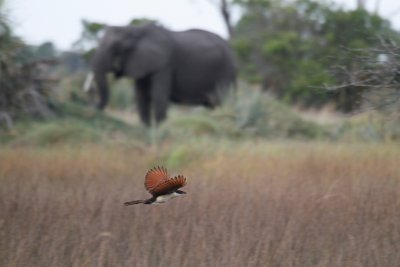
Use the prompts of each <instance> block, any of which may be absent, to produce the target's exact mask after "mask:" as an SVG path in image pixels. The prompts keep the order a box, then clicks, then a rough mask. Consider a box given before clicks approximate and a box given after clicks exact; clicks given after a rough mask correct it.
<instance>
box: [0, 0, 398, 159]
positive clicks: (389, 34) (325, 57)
mask: <svg viewBox="0 0 400 267" xmlns="http://www.w3.org/2000/svg"><path fill="white" fill-rule="evenodd" d="M215 3H216V4H217V5H216V6H217V7H218V8H219V9H220V11H221V15H222V17H223V19H224V20H225V22H226V25H227V27H228V29H229V33H230V37H229V38H230V42H231V44H232V47H233V49H234V51H235V53H236V57H237V64H238V69H239V83H238V84H239V85H238V92H237V94H238V95H237V97H233V96H231V97H228V99H226V101H225V102H224V104H223V105H222V107H220V108H217V109H215V110H207V109H204V108H187V107H173V108H172V110H171V112H170V116H169V117H170V118H169V120H168V121H167V122H166V123H164V124H163V125H162V126H161V128H160V129H159V135H160V137H161V140H163V141H166V142H169V141H172V142H173V141H174V140H182V138H189V137H196V138H200V139H201V138H206V139H210V138H211V139H215V140H221V139H225V138H227V139H232V140H242V139H249V138H254V139H301V140H314V139H315V140H351V141H374V142H375V141H393V140H399V139H400V88H399V82H400V76H399V67H398V66H399V63H400V58H399V52H400V51H399V46H398V44H399V41H400V39H399V37H400V35H399V32H398V31H396V30H395V29H393V28H392V26H391V24H390V23H389V21H387V20H386V19H384V18H382V17H380V16H379V15H378V14H374V13H371V12H369V11H367V10H366V9H364V8H363V6H358V8H357V9H355V10H345V9H343V8H341V7H339V6H336V5H335V4H333V3H330V2H325V1H314V0H293V1H276V0H247V1H246V0H236V1H224V0H222V1H220V2H219V1H217V2H215ZM2 6H3V1H0V88H1V89H0V143H1V144H7V145H19V144H29V145H46V144H54V143H60V142H67V143H68V142H80V141H85V142H102V143H104V142H106V143H108V142H117V143H118V142H124V143H133V144H135V145H136V144H142V143H144V142H143V141H146V140H148V138H149V137H148V132H146V131H145V129H144V127H143V126H141V125H140V123H139V121H138V119H137V116H136V114H135V109H134V104H133V103H134V102H133V101H132V98H133V97H134V93H133V91H132V82H131V81H129V80H126V79H123V80H118V81H117V80H114V81H112V83H111V84H112V87H113V88H112V90H111V93H112V95H111V103H110V106H109V108H108V109H107V111H106V112H104V113H99V112H97V111H96V110H95V109H94V107H93V105H92V102H93V100H92V99H93V96H91V95H88V94H87V93H85V92H83V90H82V87H83V84H84V81H85V77H86V75H87V73H88V72H89V68H88V60H89V59H90V56H91V54H92V53H93V51H94V49H95V47H96V44H97V41H98V40H99V38H100V37H101V35H102V33H103V30H104V27H105V26H106V25H104V24H103V23H100V22H94V21H87V20H84V21H82V34H81V36H80V37H79V36H77V41H76V42H75V43H74V45H73V48H72V49H71V50H70V51H60V50H58V49H57V47H55V46H54V45H53V44H52V43H51V42H46V43H43V44H41V45H39V46H32V45H30V44H27V43H25V42H24V41H23V40H21V38H19V37H18V36H16V35H15V34H14V32H13V24H12V22H10V21H9V19H8V14H7V12H6V11H5V10H4V8H2ZM232 8H236V9H238V10H240V18H239V20H238V21H237V22H236V23H232V22H231V20H230V13H229V12H230V10H231V9H232ZM148 22H153V23H158V22H156V21H152V20H149V19H147V18H132V21H131V22H130V23H131V24H138V23H148ZM177 153H178V154H179V153H184V152H182V151H181V152H179V151H178V152H177Z"/></svg>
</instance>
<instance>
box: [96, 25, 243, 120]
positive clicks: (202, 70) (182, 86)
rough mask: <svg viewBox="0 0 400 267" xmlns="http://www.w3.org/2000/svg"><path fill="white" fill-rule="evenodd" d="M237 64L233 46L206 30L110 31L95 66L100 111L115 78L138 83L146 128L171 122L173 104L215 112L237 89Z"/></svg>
mask: <svg viewBox="0 0 400 267" xmlns="http://www.w3.org/2000/svg"><path fill="white" fill-rule="evenodd" d="M235 62H236V61H235V58H234V55H233V52H232V50H231V48H230V46H229V43H228V42H227V41H226V40H224V39H223V38H221V37H220V36H218V35H216V34H214V33H211V32H208V31H205V30H199V29H191V30H187V31H171V30H168V29H166V28H164V27H162V26H159V25H156V24H146V25H139V26H108V27H107V28H106V30H105V33H104V36H103V37H102V38H101V40H100V42H99V45H98V47H97V49H96V52H95V53H94V55H93V57H92V60H91V68H92V70H93V74H94V81H95V83H96V85H97V90H98V93H99V102H98V104H97V107H98V108H99V109H100V110H101V109H103V108H104V107H105V106H106V105H107V102H108V98H109V88H108V81H107V73H113V74H114V76H115V77H116V78H119V77H128V78H131V79H133V80H134V81H135V98H136V101H137V107H138V113H139V117H140V120H141V121H142V122H143V123H144V124H145V125H147V126H150V125H151V123H152V121H153V120H154V119H155V122H156V124H159V123H161V122H162V121H164V120H165V119H166V118H167V109H168V106H169V104H170V102H171V103H177V104H186V105H202V106H206V107H210V108H213V107H215V106H217V105H219V104H220V103H221V98H222V97H221V96H223V95H226V92H227V91H228V90H229V88H234V87H235V82H236V63H235ZM221 92H222V93H221ZM153 117H154V118H153Z"/></svg>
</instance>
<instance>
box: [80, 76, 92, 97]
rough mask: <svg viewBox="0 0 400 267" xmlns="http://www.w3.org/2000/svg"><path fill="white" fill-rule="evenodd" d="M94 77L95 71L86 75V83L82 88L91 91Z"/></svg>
mask: <svg viewBox="0 0 400 267" xmlns="http://www.w3.org/2000/svg"><path fill="white" fill-rule="evenodd" d="M93 78H94V74H93V72H89V73H88V74H87V75H86V79H85V83H84V84H83V88H82V89H83V91H84V92H86V93H87V92H89V91H90V89H91V88H92V82H93Z"/></svg>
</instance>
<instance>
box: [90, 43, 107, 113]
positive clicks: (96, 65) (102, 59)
mask: <svg viewBox="0 0 400 267" xmlns="http://www.w3.org/2000/svg"><path fill="white" fill-rule="evenodd" d="M92 66H93V72H94V80H95V81H96V85H97V90H98V93H99V102H98V104H97V108H98V109H100V110H102V109H104V108H105V107H106V105H107V103H108V98H109V93H108V90H109V89H108V81H107V72H108V71H109V70H110V60H109V56H108V54H107V53H104V52H102V51H101V50H99V51H97V53H96V54H95V55H94V58H93V61H92Z"/></svg>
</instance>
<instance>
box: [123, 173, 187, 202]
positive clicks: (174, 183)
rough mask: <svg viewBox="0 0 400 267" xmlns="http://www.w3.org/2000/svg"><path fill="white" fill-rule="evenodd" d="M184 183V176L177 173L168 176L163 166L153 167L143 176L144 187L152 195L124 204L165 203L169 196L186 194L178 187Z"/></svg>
mask: <svg viewBox="0 0 400 267" xmlns="http://www.w3.org/2000/svg"><path fill="white" fill-rule="evenodd" d="M185 185H186V178H185V177H184V176H183V175H178V176H175V177H173V178H170V177H169V176H168V173H167V170H166V169H165V168H164V167H155V168H153V169H151V170H149V171H148V172H147V174H146V176H145V178H144V187H145V188H146V190H147V191H149V193H150V194H152V195H153V196H152V197H151V198H149V199H146V200H134V201H129V202H125V203H124V204H125V206H129V205H134V204H155V203H165V202H166V201H168V200H169V199H171V198H175V197H178V196H180V195H183V194H186V192H184V191H182V190H179V188H181V187H183V186H185Z"/></svg>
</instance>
